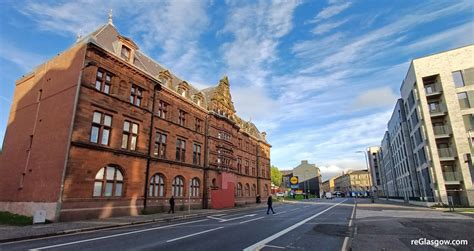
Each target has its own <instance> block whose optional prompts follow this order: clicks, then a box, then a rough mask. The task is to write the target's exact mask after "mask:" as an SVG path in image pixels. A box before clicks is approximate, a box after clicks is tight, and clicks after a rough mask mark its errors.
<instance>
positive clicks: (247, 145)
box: [245, 141, 249, 152]
mask: <svg viewBox="0 0 474 251" xmlns="http://www.w3.org/2000/svg"><path fill="white" fill-rule="evenodd" d="M245 150H247V152H248V151H249V142H248V141H245Z"/></svg>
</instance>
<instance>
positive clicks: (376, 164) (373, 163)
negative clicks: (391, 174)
mask: <svg viewBox="0 0 474 251" xmlns="http://www.w3.org/2000/svg"><path fill="white" fill-rule="evenodd" d="M367 157H368V160H367V161H368V162H369V173H370V178H371V180H372V191H373V192H375V194H376V195H378V196H383V195H384V191H383V187H382V178H383V177H382V175H381V172H382V170H381V169H382V163H381V161H380V160H381V158H380V147H379V146H372V147H369V148H368V149H367Z"/></svg>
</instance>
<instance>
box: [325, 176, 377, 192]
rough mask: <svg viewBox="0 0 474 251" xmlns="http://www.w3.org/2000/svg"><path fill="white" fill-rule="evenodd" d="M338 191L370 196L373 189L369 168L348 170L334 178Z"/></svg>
mask: <svg viewBox="0 0 474 251" xmlns="http://www.w3.org/2000/svg"><path fill="white" fill-rule="evenodd" d="M334 186H335V189H336V191H340V192H342V193H344V194H346V195H347V196H368V195H370V191H371V187H372V184H371V181H370V177H369V171H368V170H354V171H348V172H347V173H345V174H342V175H341V176H338V177H337V178H336V179H335V180H334Z"/></svg>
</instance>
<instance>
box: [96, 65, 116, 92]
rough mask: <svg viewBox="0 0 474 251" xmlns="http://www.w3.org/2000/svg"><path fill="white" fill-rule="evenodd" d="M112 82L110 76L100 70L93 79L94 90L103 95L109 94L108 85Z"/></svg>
mask: <svg viewBox="0 0 474 251" xmlns="http://www.w3.org/2000/svg"><path fill="white" fill-rule="evenodd" d="M111 82H112V75H111V74H110V73H108V72H106V71H104V70H102V69H98V70H97V76H96V79H95V89H97V90H98V91H101V92H103V93H107V94H109V93H110V83H111Z"/></svg>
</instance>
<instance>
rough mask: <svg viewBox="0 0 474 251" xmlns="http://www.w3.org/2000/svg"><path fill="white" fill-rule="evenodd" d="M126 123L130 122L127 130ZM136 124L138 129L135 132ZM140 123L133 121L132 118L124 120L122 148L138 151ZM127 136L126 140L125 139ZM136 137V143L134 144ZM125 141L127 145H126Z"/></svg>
mask: <svg viewBox="0 0 474 251" xmlns="http://www.w3.org/2000/svg"><path fill="white" fill-rule="evenodd" d="M125 123H128V128H127V130H125V129H126V128H125ZM134 125H136V126H137V127H136V128H137V130H136V132H134V127H133V126H134ZM139 132H140V125H139V124H138V123H135V122H132V121H130V120H124V122H123V127H122V144H121V145H120V148H121V149H125V150H130V151H137V148H138V135H139V134H140V133H139ZM125 136H126V140H124V138H125ZM134 139H135V143H134V144H132V142H133V140H134ZM124 141H125V146H124Z"/></svg>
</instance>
